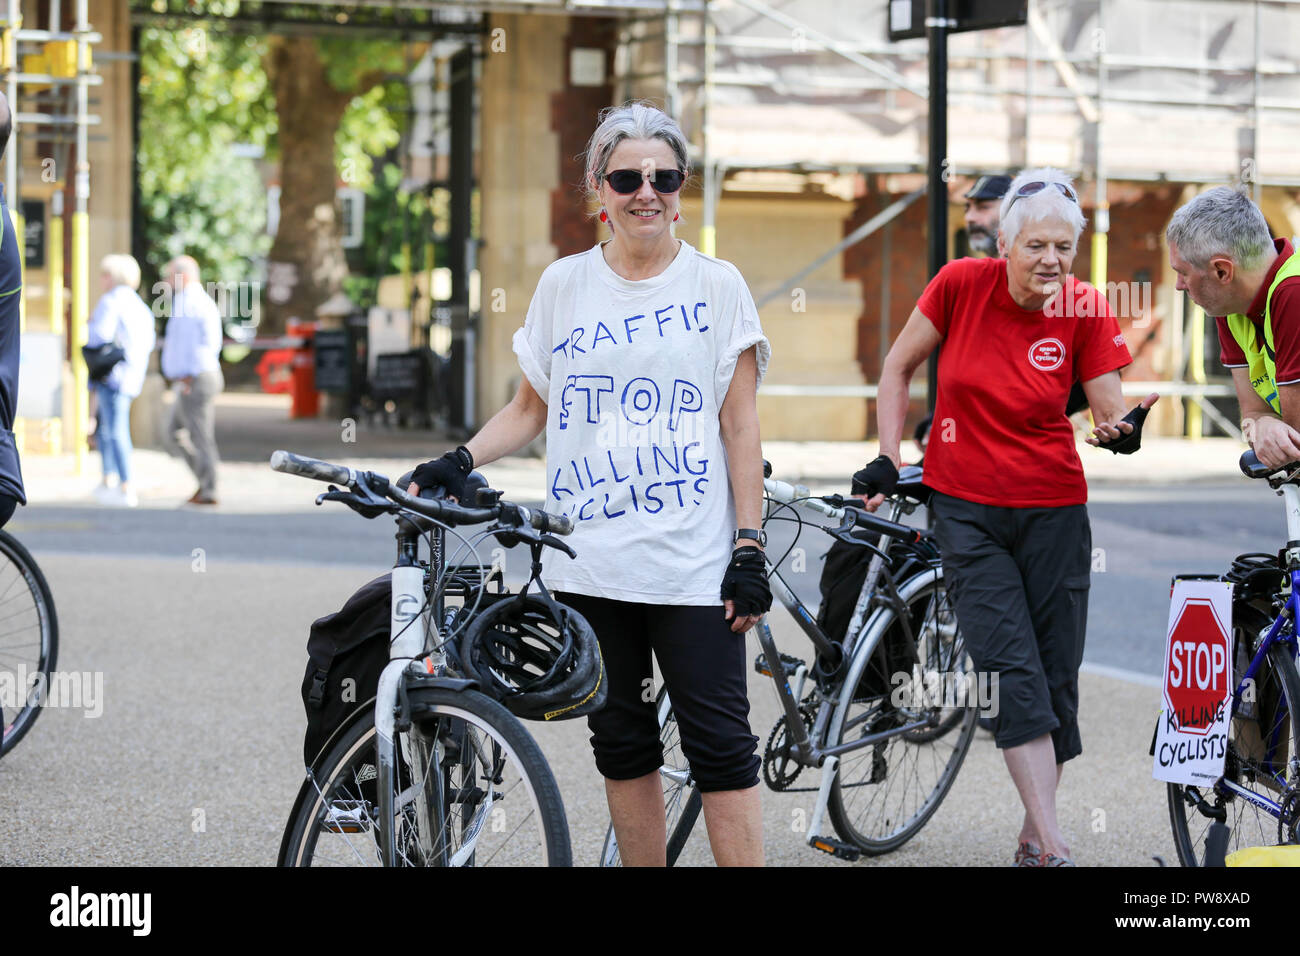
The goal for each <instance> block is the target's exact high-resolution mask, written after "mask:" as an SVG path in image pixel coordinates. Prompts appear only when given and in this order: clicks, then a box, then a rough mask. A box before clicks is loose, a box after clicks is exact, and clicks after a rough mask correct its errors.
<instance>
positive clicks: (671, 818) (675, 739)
mask: <svg viewBox="0 0 1300 956" xmlns="http://www.w3.org/2000/svg"><path fill="white" fill-rule="evenodd" d="M655 712H656V714H657V715H658V718H659V739H660V741H662V743H663V747H664V762H663V766H661V767H660V768H659V774H660V776H661V777H662V778H663V785H664V820H665V826H666V833H667V842H666V844H665V847H664V849H665V859H666V862H667V864H668V866H673V865H675V864H676V863H677V858H678V857H679V856H681V853H682V848H683V847H685V846H686V841H687V840H689V839H690V836H691V830H692V828H693V827H694V826H695V821H696V820H697V819H698V818H699V816H700V808H701V807H702V806H703V803H704V801H703V798H702V797H701V796H700V789H699V787H697V786H695V778H694V776H692V775H691V767H690V764H689V763H688V762H687V760H686V757H685V755H684V754H683V753H682V749H681V737H680V735H679V733H678V730H677V718H676V717H675V716H674V715H673V708H672V701H671V700H670V699H669V697H668V689H667V688H662V689H660V691H659V694H658V696H657V697H656V698H655ZM600 865H601V866H622V865H623V861H622V859H621V858H620V856H619V852H618V837H616V836H615V835H614V824H613V823H610V825H609V827H608V828H607V829H606V831H605V844H604V846H603V847H602V848H601V851H600Z"/></svg>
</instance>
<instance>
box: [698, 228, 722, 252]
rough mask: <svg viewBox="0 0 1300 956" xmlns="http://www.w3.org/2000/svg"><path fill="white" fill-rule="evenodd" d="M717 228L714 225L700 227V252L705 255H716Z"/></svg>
mask: <svg viewBox="0 0 1300 956" xmlns="http://www.w3.org/2000/svg"><path fill="white" fill-rule="evenodd" d="M717 240H718V228H717V227H716V226H701V227H700V252H702V253H704V254H705V255H706V256H716V255H717V252H715V251H714V250H715V249H717Z"/></svg>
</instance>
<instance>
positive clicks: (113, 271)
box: [99, 253, 140, 289]
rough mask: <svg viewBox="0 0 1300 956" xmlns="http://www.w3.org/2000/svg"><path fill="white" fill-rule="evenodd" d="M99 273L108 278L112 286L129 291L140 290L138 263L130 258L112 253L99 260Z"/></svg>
mask: <svg viewBox="0 0 1300 956" xmlns="http://www.w3.org/2000/svg"><path fill="white" fill-rule="evenodd" d="M99 271H100V272H102V273H103V274H104V275H106V276H108V277H109V278H110V279H111V280H112V281H113V285H115V286H119V285H124V286H126V287H127V288H129V289H138V288H140V263H138V262H136V261H135V259H133V258H132V257H131V256H127V255H122V254H120V253H112V254H110V255H107V256H104V258H103V259H100V260H99Z"/></svg>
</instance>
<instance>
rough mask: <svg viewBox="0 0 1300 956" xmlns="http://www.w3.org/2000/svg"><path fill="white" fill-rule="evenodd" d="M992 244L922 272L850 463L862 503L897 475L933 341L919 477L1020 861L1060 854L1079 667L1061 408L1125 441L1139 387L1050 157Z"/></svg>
mask: <svg viewBox="0 0 1300 956" xmlns="http://www.w3.org/2000/svg"><path fill="white" fill-rule="evenodd" d="M1000 220H1001V228H1000V234H999V237H998V249H999V252H1001V253H1002V254H1003V255H1004V256H1005V258H1004V259H958V260H956V261H953V262H950V263H948V264H947V265H946V266H944V267H943V269H941V270H940V271H939V274H938V275H937V276H935V278H934V279H932V280H931V281H930V283H929V285H927V286H926V289H925V292H924V293H923V294H922V296H921V299H920V301H919V302H918V303H917V307H916V309H915V311H913V313H912V316H911V318H910V319H909V320H908V323H907V325H906V326H905V327H904V329H903V331H902V333H900V335H899V337H898V340H897V341H896V342H895V343H894V345H893V348H891V349H890V352H889V355H888V357H887V358H886V359H885V365H884V369H883V370H882V372H881V377H880V399H879V407H878V417H879V428H880V448H881V456H880V457H879V458H877V459H876V460H875V461H873V462H871V463H870V464H869V465H867V467H866V468H864V469H862V470H861V471H860V472H858V473H857V474H856V475H854V485H855V487H854V492H855V493H864V494H871V495H873V497H872V498H871V500H870V501H869V502H868V507H869V508H872V509H874V508H875V507H877V506H878V505H879V503H880V502H881V501H882V500H883V495H884V494H887V493H889V492H890V491H891V490H892V486H893V483H894V482H895V481H896V480H897V478H896V476H897V466H898V463H899V457H898V450H899V441H900V438H901V435H902V426H903V418H904V416H905V414H906V411H907V404H908V384H909V383H910V381H911V378H912V374H913V373H914V372H915V370H916V368H917V367H918V366H919V365H920V364H921V363H922V362H924V361H925V360H926V358H927V357H928V356H929V355H930V353H931V352H933V351H934V349H935V348H936V347H938V346H939V344H940V343H942V344H943V350H942V352H941V353H940V358H939V388H938V401H937V403H936V406H935V413H934V423H933V425H932V426H931V435H930V442H929V447H928V449H927V454H926V462H925V464H926V468H925V481H926V484H927V485H928V486H929V487H930V488H931V489H933V492H934V494H933V496H932V499H931V508H932V511H933V513H934V517H935V534H936V536H937V539H938V543H939V549H940V552H941V553H942V555H943V568H944V582H945V584H946V586H947V588H948V590H949V593H950V595H951V597H952V600H953V603H954V605H955V608H956V612H957V620H958V623H959V624H960V626H961V633H962V634H963V636H964V637H965V640H966V648H967V650H968V651H969V653H970V656H971V658H972V660H973V661H974V663H975V667H976V669H977V671H978V672H980V673H982V674H989V675H990V676H991V678H992V679H993V680H994V681H996V683H995V685H994V686H995V688H996V691H995V695H994V709H995V710H996V713H995V714H993V715H992V716H994V717H995V727H996V729H995V732H994V737H995V740H996V742H997V745H998V747H999V748H1001V749H1002V751H1003V756H1004V758H1005V760H1006V763H1007V767H1008V769H1009V771H1010V773H1011V777H1012V779H1013V780H1014V781H1015V784H1016V789H1017V790H1018V792H1019V794H1020V800H1021V803H1022V804H1023V808H1024V822H1023V824H1022V826H1021V829H1020V837H1019V847H1018V849H1017V850H1016V854H1015V861H1016V863H1017V865H1021V866H1073V865H1074V864H1073V862H1072V861H1071V859H1070V850H1069V846H1068V844H1067V842H1066V838H1065V836H1064V835H1063V834H1062V832H1061V829H1060V826H1059V824H1058V822H1057V815H1056V789H1057V786H1058V785H1059V781H1060V775H1061V771H1062V769H1063V766H1064V764H1065V762H1066V761H1067V760H1070V759H1072V758H1074V757H1076V756H1078V755H1079V754H1080V753H1081V752H1082V749H1083V746H1082V742H1081V740H1080V737H1079V727H1078V671H1079V662H1080V661H1081V660H1082V657H1083V640H1084V629H1085V625H1086V622H1087V607H1088V587H1089V573H1090V570H1091V564H1092V533H1091V529H1090V526H1089V524H1088V514H1087V509H1086V507H1085V502H1086V501H1087V497H1088V489H1087V485H1086V483H1085V481H1084V476H1083V467H1082V464H1081V463H1080V461H1079V455H1078V452H1077V451H1076V450H1075V444H1074V429H1073V427H1072V426H1071V424H1070V422H1069V420H1068V419H1067V418H1066V416H1065V414H1064V409H1065V404H1066V397H1067V395H1068V394H1069V392H1070V385H1071V383H1072V382H1074V381H1076V380H1077V381H1079V382H1081V383H1082V384H1083V389H1084V392H1085V394H1086V395H1087V398H1088V402H1089V404H1090V405H1091V406H1092V410H1093V415H1094V417H1095V419H1096V422H1097V424H1096V427H1095V428H1094V429H1093V434H1092V436H1091V437H1090V438H1089V439H1088V442H1089V443H1090V444H1093V445H1098V446H1100V447H1103V448H1107V449H1109V450H1111V451H1114V452H1116V453H1120V454H1128V453H1131V452H1133V451H1136V450H1137V448H1138V447H1139V446H1140V444H1141V425H1142V421H1143V420H1144V419H1145V417H1146V413H1147V409H1149V408H1150V407H1151V405H1152V404H1154V403H1155V401H1156V399H1157V397H1158V396H1156V395H1150V396H1148V397H1147V399H1146V400H1144V401H1143V402H1142V404H1141V405H1139V406H1138V407H1137V408H1135V409H1133V411H1132V412H1130V413H1129V414H1128V415H1125V414H1124V400H1123V395H1122V392H1121V389H1120V379H1119V369H1120V368H1122V367H1123V366H1125V365H1127V364H1129V362H1130V361H1131V358H1130V356H1129V351H1128V348H1127V346H1126V345H1125V343H1124V337H1123V336H1122V335H1121V334H1120V330H1119V324H1118V322H1116V320H1115V317H1114V316H1113V315H1112V314H1111V311H1110V307H1109V305H1108V304H1107V302H1106V299H1105V297H1104V296H1103V295H1101V294H1100V293H1099V292H1097V290H1096V289H1093V288H1092V287H1091V286H1089V285H1088V284H1087V283H1084V282H1078V281H1076V280H1075V279H1074V277H1073V276H1071V275H1070V267H1071V265H1072V264H1073V261H1074V256H1075V250H1076V246H1077V243H1078V239H1079V234H1080V232H1081V231H1082V230H1083V225H1084V217H1083V212H1082V210H1081V209H1080V208H1079V201H1078V196H1077V194H1076V193H1075V191H1074V187H1073V184H1072V183H1071V182H1070V180H1069V178H1068V177H1066V176H1065V175H1064V174H1063V173H1061V172H1060V171H1059V170H1054V169H1033V170H1026V171H1025V172H1023V173H1021V174H1020V175H1019V176H1017V177H1016V179H1015V180H1014V181H1013V182H1012V184H1011V187H1010V189H1009V190H1008V192H1007V195H1006V197H1005V198H1004V199H1003V201H1002V208H1001V216H1000Z"/></svg>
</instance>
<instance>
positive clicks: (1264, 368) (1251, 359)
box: [1227, 252, 1300, 415]
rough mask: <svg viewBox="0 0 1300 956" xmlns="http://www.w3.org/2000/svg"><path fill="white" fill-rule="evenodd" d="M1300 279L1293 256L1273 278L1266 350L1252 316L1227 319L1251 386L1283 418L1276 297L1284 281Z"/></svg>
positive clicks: (1299, 256) (1299, 261)
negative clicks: (1275, 330)
mask: <svg viewBox="0 0 1300 956" xmlns="http://www.w3.org/2000/svg"><path fill="white" fill-rule="evenodd" d="M1293 276H1300V253H1296V252H1293V253H1291V258H1289V259H1287V261H1286V262H1284V263H1282V266H1281V268H1279V269H1278V270H1277V275H1275V276H1274V277H1273V284H1272V285H1270V286H1269V287H1268V298H1267V299H1266V300H1265V301H1264V348H1263V349H1261V348H1260V347H1259V337H1258V336H1257V335H1256V333H1255V323H1254V322H1252V321H1251V320H1250V316H1248V315H1242V314H1240V313H1237V314H1236V315H1229V316H1227V322H1228V331H1229V332H1231V333H1232V337H1233V338H1234V339H1236V340H1237V344H1238V345H1239V346H1241V351H1242V354H1243V355H1245V356H1246V365H1247V367H1248V370H1249V371H1250V384H1251V386H1252V387H1253V388H1254V389H1255V391H1256V392H1258V393H1259V397H1260V398H1262V399H1263V400H1264V401H1266V402H1268V405H1269V407H1270V408H1272V409H1273V411H1275V412H1277V413H1278V414H1279V415H1281V414H1282V403H1281V400H1280V399H1279V398H1278V397H1277V363H1276V361H1275V360H1274V355H1275V354H1276V353H1275V352H1274V351H1273V293H1274V292H1276V291H1277V287H1278V286H1279V285H1281V284H1282V280H1283V279H1290V278H1292V277H1293Z"/></svg>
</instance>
